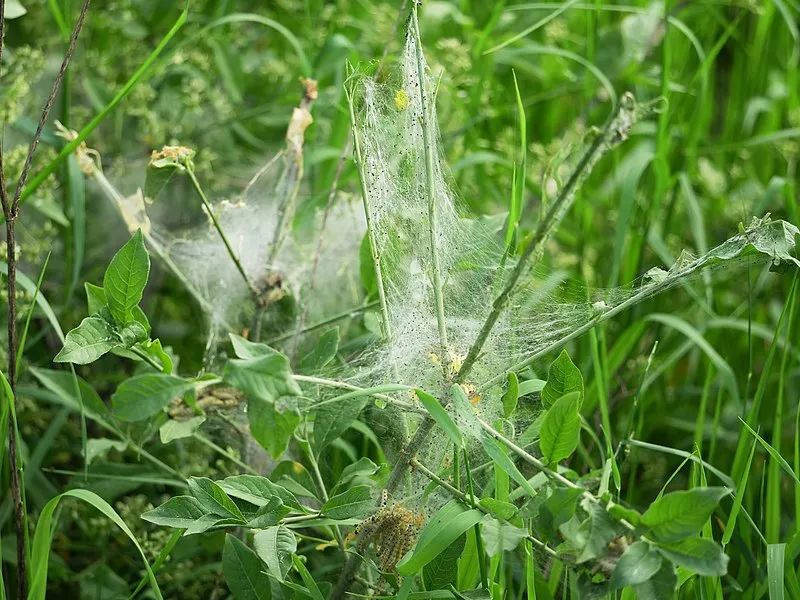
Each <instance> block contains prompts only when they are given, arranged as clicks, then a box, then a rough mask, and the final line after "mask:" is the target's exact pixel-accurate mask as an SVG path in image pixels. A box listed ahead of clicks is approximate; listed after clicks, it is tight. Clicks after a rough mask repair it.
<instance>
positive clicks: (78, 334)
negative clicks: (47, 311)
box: [53, 317, 122, 365]
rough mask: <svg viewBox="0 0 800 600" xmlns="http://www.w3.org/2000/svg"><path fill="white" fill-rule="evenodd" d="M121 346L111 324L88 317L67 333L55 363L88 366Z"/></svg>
mask: <svg viewBox="0 0 800 600" xmlns="http://www.w3.org/2000/svg"><path fill="white" fill-rule="evenodd" d="M121 345H122V344H121V343H120V339H119V337H117V335H116V333H115V331H114V329H113V326H112V325H111V324H109V323H108V322H106V321H105V320H104V319H101V318H100V317H86V318H85V319H84V320H83V321H81V324H80V325H78V326H77V327H76V328H75V329H73V330H72V331H70V332H69V333H67V337H66V339H65V340H64V347H63V348H62V349H61V351H60V352H59V353H58V354H57V355H56V357H55V358H54V359H53V361H54V362H59V363H64V362H69V363H74V364H76V365H86V364H89V363H91V362H94V361H96V360H97V359H98V358H100V357H101V356H103V355H104V354H106V353H107V352H109V351H110V350H112V349H114V348H117V347H120V346H121Z"/></svg>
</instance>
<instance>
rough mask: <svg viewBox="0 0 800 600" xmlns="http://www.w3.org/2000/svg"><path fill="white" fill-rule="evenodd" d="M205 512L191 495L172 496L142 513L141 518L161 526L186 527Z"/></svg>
mask: <svg viewBox="0 0 800 600" xmlns="http://www.w3.org/2000/svg"><path fill="white" fill-rule="evenodd" d="M206 514H207V511H206V510H205V509H204V508H203V506H201V505H200V502H198V501H197V499H195V498H193V497H192V496H173V497H172V498H170V499H169V500H167V501H166V502H164V504H162V505H161V506H157V507H156V508H154V509H153V510H149V511H147V512H146V513H144V514H142V518H143V519H144V520H145V521H149V522H150V523H155V524H156V525H161V526H163V527H174V528H175V529H187V528H188V527H190V526H191V525H192V524H193V523H194V522H195V521H197V520H198V519H200V518H202V517H203V516H205V515H206Z"/></svg>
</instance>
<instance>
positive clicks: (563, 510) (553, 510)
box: [535, 487, 583, 536]
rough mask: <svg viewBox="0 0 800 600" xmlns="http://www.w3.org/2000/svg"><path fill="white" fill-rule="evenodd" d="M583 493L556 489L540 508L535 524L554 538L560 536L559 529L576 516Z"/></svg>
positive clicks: (572, 489)
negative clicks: (577, 506) (579, 499)
mask: <svg viewBox="0 0 800 600" xmlns="http://www.w3.org/2000/svg"><path fill="white" fill-rule="evenodd" d="M582 493H583V492H582V491H581V490H579V489H576V488H568V487H554V488H553V489H552V491H551V492H550V495H549V496H548V497H547V498H546V499H545V500H544V502H543V503H542V505H541V507H540V508H539V513H538V514H537V515H536V516H537V517H538V518H537V520H536V521H535V524H536V525H538V526H540V527H542V528H543V529H544V530H546V531H548V532H549V533H550V534H552V535H554V536H555V535H558V529H559V527H560V526H561V525H562V524H563V523H566V522H567V521H568V520H569V519H570V518H572V516H573V515H574V514H575V510H576V505H577V503H578V498H579V497H580V496H581V494H582Z"/></svg>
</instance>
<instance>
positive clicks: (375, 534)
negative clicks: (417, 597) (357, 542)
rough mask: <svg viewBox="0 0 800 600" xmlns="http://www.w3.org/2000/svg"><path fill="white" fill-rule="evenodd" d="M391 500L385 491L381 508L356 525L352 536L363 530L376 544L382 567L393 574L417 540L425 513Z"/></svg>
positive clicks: (381, 568) (374, 544)
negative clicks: (392, 502)
mask: <svg viewBox="0 0 800 600" xmlns="http://www.w3.org/2000/svg"><path fill="white" fill-rule="evenodd" d="M388 500H389V498H388V494H387V493H386V490H383V491H382V492H381V505H380V508H379V509H378V510H377V512H375V514H374V515H372V516H371V517H369V518H367V519H364V521H362V522H361V524H360V525H359V526H358V527H356V529H355V531H354V532H353V536H356V535H360V534H362V533H363V535H364V536H365V538H366V539H368V540H370V541H371V542H372V543H373V546H374V548H375V551H376V553H377V555H378V565H379V567H380V570H381V571H383V572H384V573H394V572H395V571H396V568H397V562H398V561H399V560H400V559H401V558H403V556H404V555H405V553H406V552H408V551H409V550H410V549H411V548H412V546H413V545H414V543H415V542H416V541H417V535H418V534H419V531H420V529H421V528H422V525H423V523H424V522H425V515H424V514H423V513H417V512H414V511H412V510H409V509H408V508H406V507H405V506H403V505H402V504H400V503H395V504H392V505H389V502H388Z"/></svg>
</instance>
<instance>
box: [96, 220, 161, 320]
mask: <svg viewBox="0 0 800 600" xmlns="http://www.w3.org/2000/svg"><path fill="white" fill-rule="evenodd" d="M149 275H150V256H149V255H148V254H147V250H146V249H145V247H144V236H142V231H141V230H137V231H136V233H134V234H133V237H131V239H130V240H129V241H128V242H127V243H126V244H125V245H124V246H123V247H122V248H120V249H119V251H118V252H117V253H116V254H115V255H114V258H112V259H111V263H109V265H108V268H107V269H106V273H105V275H104V276H103V289H104V290H105V293H106V303H107V306H108V310H109V311H110V312H111V316H112V317H114V320H115V321H116V322H117V323H118V324H119V325H127V324H128V323H130V322H131V321H133V320H134V318H133V309H134V307H136V306H139V302H141V301H142V293H143V292H144V287H145V285H147V278H148V276H149Z"/></svg>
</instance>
